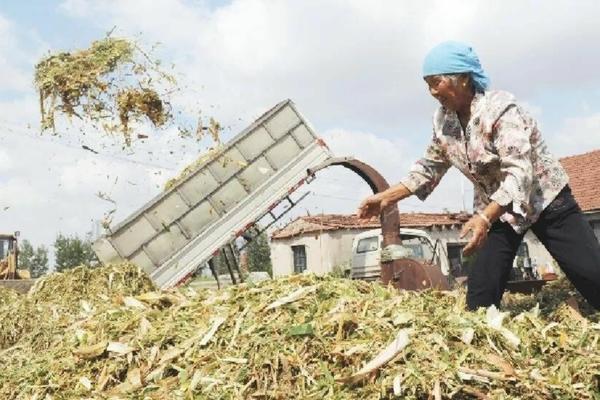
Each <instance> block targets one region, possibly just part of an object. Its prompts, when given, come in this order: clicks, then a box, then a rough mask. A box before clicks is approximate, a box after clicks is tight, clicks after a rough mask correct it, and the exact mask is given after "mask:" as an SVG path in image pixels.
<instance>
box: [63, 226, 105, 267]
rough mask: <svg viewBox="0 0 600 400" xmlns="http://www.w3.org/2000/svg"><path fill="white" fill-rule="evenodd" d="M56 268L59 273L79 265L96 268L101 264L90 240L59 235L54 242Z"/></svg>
mask: <svg viewBox="0 0 600 400" xmlns="http://www.w3.org/2000/svg"><path fill="white" fill-rule="evenodd" d="M54 249H55V256H56V262H55V268H56V270H57V271H58V272H61V271H64V270H66V269H70V268H73V267H77V266H78V265H89V266H92V267H94V266H96V265H98V264H99V261H98V258H97V257H96V254H95V253H94V251H93V250H92V243H91V242H90V241H89V240H87V239H86V240H82V239H80V238H78V237H77V236H72V237H67V236H65V235H63V234H62V233H59V234H58V235H57V236H56V239H55V240H54Z"/></svg>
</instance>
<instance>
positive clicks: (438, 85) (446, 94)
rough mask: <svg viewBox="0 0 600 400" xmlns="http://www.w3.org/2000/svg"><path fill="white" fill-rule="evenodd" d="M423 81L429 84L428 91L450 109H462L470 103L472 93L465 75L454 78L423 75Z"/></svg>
mask: <svg viewBox="0 0 600 400" xmlns="http://www.w3.org/2000/svg"><path fill="white" fill-rule="evenodd" d="M425 82H427V85H429V93H431V95H432V96H433V97H435V98H436V99H437V100H438V101H439V102H440V104H441V105H442V106H444V107H445V108H447V109H449V110H451V111H459V110H462V109H464V107H468V106H469V105H470V103H471V97H472V96H473V93H472V90H471V85H470V84H469V78H468V76H467V75H458V76H456V77H455V78H451V77H449V76H447V75H433V76H427V77H425Z"/></svg>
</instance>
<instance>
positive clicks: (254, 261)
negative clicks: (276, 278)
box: [246, 232, 273, 276]
mask: <svg viewBox="0 0 600 400" xmlns="http://www.w3.org/2000/svg"><path fill="white" fill-rule="evenodd" d="M246 249H247V250H246V251H247V254H248V270H249V271H250V272H254V271H265V272H268V273H269V275H270V276H273V265H272V264H271V248H270V247H269V237H268V236H267V234H266V232H263V233H261V234H260V235H258V236H257V237H255V238H254V240H252V242H250V244H249V245H248V246H247V247H246Z"/></svg>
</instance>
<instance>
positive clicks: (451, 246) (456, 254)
mask: <svg viewBox="0 0 600 400" xmlns="http://www.w3.org/2000/svg"><path fill="white" fill-rule="evenodd" d="M463 247H465V244H464V243H448V247H447V249H448V262H449V263H450V274H451V275H452V276H454V277H459V276H467V275H468V274H469V259H468V258H467V257H464V256H463V254H462V249H463Z"/></svg>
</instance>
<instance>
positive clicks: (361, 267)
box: [350, 228, 449, 281]
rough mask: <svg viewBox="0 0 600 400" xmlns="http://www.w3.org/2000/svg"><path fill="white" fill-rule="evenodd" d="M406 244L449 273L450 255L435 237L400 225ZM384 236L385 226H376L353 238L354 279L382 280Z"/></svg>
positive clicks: (416, 254)
mask: <svg viewBox="0 0 600 400" xmlns="http://www.w3.org/2000/svg"><path fill="white" fill-rule="evenodd" d="M400 238H401V239H402V247H403V248H404V250H406V252H407V254H409V258H412V259H415V260H417V261H420V262H427V263H433V264H435V265H437V266H439V267H440V269H441V271H442V273H443V274H444V275H448V273H449V266H448V255H447V254H445V249H444V247H443V246H442V245H441V244H440V243H439V241H434V240H432V239H431V237H430V236H429V235H428V234H427V232H425V231H422V230H420V229H409V228H400ZM382 243H383V236H382V235H381V229H372V230H369V231H366V232H362V233H359V234H358V235H356V237H355V238H354V240H353V242H352V267H351V271H350V276H351V278H352V279H363V280H369V281H373V280H378V279H379V278H380V276H381V267H380V258H381V244H382Z"/></svg>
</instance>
